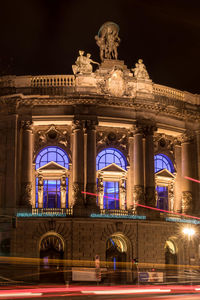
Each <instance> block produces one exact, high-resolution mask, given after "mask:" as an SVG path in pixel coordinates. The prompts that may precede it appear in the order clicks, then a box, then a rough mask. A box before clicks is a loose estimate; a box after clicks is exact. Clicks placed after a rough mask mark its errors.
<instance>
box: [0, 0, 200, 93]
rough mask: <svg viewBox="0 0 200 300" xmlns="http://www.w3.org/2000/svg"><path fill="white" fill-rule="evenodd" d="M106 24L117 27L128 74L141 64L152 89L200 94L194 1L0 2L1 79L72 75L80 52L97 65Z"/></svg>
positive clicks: (199, 13)
mask: <svg viewBox="0 0 200 300" xmlns="http://www.w3.org/2000/svg"><path fill="white" fill-rule="evenodd" d="M106 21H113V22H115V23H117V24H118V25H119V27H120V32H119V37H120V38H121V44H120V46H119V48H118V53H119V59H121V60H124V61H125V64H126V65H127V66H128V68H133V67H134V65H135V63H136V62H137V60H138V59H139V58H142V59H143V60H144V63H145V65H146V68H147V70H148V72H149V75H150V78H151V79H152V80H153V81H154V82H155V83H158V84H163V85H167V86H170V87H174V88H177V89H180V90H186V91H189V92H192V93H198V94H200V84H199V82H200V59H199V54H200V1H198V0H106V1H105V0H102V1H100V0H96V1H95V0H93V1H92V0H26V1H22V0H18V1H17V0H6V1H1V8H0V36H1V46H0V74H1V75H4V74H15V75H38V74H40V75H42V74H72V68H71V66H72V64H74V62H75V60H76V58H77V56H78V50H79V49H81V50H85V52H86V53H88V52H89V53H91V54H92V59H93V60H95V61H99V62H100V57H99V48H98V46H97V45H96V41H95V39H94V36H95V35H96V34H97V33H98V30H99V28H100V27H101V25H102V24H103V23H104V22H106Z"/></svg>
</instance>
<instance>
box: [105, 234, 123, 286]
mask: <svg viewBox="0 0 200 300" xmlns="http://www.w3.org/2000/svg"><path fill="white" fill-rule="evenodd" d="M126 260H127V243H126V241H125V239H124V237H123V236H122V235H121V234H116V235H112V236H111V237H109V239H108V240H107V242H106V261H107V262H108V264H107V267H108V282H110V283H125V282H126V277H127V276H126V264H125V262H126Z"/></svg>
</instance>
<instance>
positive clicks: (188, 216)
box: [81, 191, 200, 220]
mask: <svg viewBox="0 0 200 300" xmlns="http://www.w3.org/2000/svg"><path fill="white" fill-rule="evenodd" d="M81 193H82V194H86V195H91V196H96V197H98V194H95V193H89V192H83V191H82V192H81ZM104 197H105V198H109V199H113V200H119V199H117V198H112V197H109V196H104ZM136 205H137V206H140V207H143V208H147V209H152V210H156V211H160V212H164V213H168V214H173V215H177V216H182V217H185V218H191V219H196V220H200V218H199V217H194V216H190V215H186V214H182V213H178V212H174V211H170V210H165V209H160V208H156V207H151V206H147V205H142V204H138V203H136Z"/></svg>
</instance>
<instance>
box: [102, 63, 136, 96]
mask: <svg viewBox="0 0 200 300" xmlns="http://www.w3.org/2000/svg"><path fill="white" fill-rule="evenodd" d="M97 87H98V93H101V94H107V95H110V96H115V97H135V95H136V86H135V82H134V81H133V80H132V79H130V78H129V77H128V76H127V75H125V73H124V71H123V69H122V68H121V67H120V66H115V67H114V68H113V69H112V70H111V71H110V72H109V73H108V74H107V75H104V77H103V78H102V77H100V78H98V79H97Z"/></svg>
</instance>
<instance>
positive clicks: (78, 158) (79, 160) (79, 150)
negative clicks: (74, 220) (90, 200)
mask: <svg viewBox="0 0 200 300" xmlns="http://www.w3.org/2000/svg"><path fill="white" fill-rule="evenodd" d="M72 168H73V192H74V210H76V208H77V209H78V210H79V208H80V209H81V208H83V207H84V196H83V194H82V191H84V132H83V122H82V120H79V119H75V120H74V124H73V149H72ZM77 213H78V211H77ZM80 213H81V212H80Z"/></svg>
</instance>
